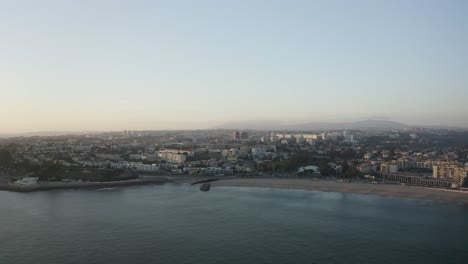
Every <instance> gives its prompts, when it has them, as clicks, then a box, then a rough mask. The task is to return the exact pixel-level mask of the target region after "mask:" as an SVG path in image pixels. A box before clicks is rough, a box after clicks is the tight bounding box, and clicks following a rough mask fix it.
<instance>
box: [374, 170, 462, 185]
mask: <svg viewBox="0 0 468 264" xmlns="http://www.w3.org/2000/svg"><path fill="white" fill-rule="evenodd" d="M382 179H383V180H384V181H386V182H399V183H404V184H409V185H419V186H429V187H442V188H457V187H459V186H460V185H459V184H458V182H457V181H456V180H453V179H436V178H430V177H422V176H416V175H409V174H400V173H388V174H382Z"/></svg>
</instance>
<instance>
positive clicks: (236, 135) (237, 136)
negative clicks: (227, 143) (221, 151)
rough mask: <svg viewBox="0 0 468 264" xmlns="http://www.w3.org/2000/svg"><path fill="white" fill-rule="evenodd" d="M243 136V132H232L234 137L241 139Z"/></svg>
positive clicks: (234, 138)
mask: <svg viewBox="0 0 468 264" xmlns="http://www.w3.org/2000/svg"><path fill="white" fill-rule="evenodd" d="M240 138H241V133H240V132H239V131H234V132H232V139H233V140H239V139H240Z"/></svg>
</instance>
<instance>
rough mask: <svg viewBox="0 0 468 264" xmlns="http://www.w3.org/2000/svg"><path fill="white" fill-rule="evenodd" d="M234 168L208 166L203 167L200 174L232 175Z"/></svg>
mask: <svg viewBox="0 0 468 264" xmlns="http://www.w3.org/2000/svg"><path fill="white" fill-rule="evenodd" d="M233 173H234V170H233V169H231V168H220V167H208V168H204V169H203V171H202V174H203V175H205V176H226V175H232V174H233Z"/></svg>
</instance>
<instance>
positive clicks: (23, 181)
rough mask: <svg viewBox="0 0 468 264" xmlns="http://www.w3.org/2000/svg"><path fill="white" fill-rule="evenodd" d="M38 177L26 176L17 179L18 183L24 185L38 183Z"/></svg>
mask: <svg viewBox="0 0 468 264" xmlns="http://www.w3.org/2000/svg"><path fill="white" fill-rule="evenodd" d="M37 180H38V178H37V177H24V178H22V179H21V180H17V181H15V183H16V184H22V185H32V184H37Z"/></svg>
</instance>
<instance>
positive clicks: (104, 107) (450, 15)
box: [0, 0, 468, 133]
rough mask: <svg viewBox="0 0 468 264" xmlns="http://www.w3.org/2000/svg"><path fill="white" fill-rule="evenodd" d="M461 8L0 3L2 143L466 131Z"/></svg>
mask: <svg viewBox="0 0 468 264" xmlns="http://www.w3.org/2000/svg"><path fill="white" fill-rule="evenodd" d="M466 14H468V1H465V0H460V1H455V0H453V1H452V0H447V1H439V0H437V1H432V0H413V1H406V0H391V1H390V0H387V1H379V0H368V1H361V0H354V1H345V0H343V1H334V0H327V1H313V0H305V1H296V0H288V1H285V0H282V1H275V0H270V1H266V0H264V1H260V0H223V1H219V0H213V1H205V0H197V1H194V0H190V1H177V0H170V1H157V0H154V1H140V0H132V1H130V0H127V1H119V0H112V1H110V0H109V1H108V0H80V1H73V0H60V1H58V0H57V1H50V0H41V1H36V0H31V1H24V0H11V1H6V0H0V133H12V132H32V131H75V130H78V131H83V130H88V131H90V130H99V131H103V130H123V129H137V130H139V129H180V128H206V127H210V126H213V125H215V124H219V123H224V122H226V121H231V120H236V121H238V120H288V121H293V122H296V121H297V122H302V121H329V122H342V121H357V120H364V119H368V118H376V117H377V118H384V119H391V120H395V121H399V122H403V123H406V124H411V125H451V126H465V127H468V100H467V99H468V15H466Z"/></svg>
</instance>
